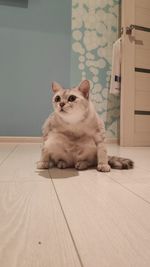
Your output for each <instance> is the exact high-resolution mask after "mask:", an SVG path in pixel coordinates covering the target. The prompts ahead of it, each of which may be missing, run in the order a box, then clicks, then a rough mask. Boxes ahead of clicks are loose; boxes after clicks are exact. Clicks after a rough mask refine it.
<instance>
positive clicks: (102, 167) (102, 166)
mask: <svg viewBox="0 0 150 267" xmlns="http://www.w3.org/2000/svg"><path fill="white" fill-rule="evenodd" d="M110 169H111V168H110V166H109V164H102V163H99V164H98V165H97V170H98V171H99V172H110Z"/></svg>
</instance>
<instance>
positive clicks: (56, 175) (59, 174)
mask: <svg viewBox="0 0 150 267" xmlns="http://www.w3.org/2000/svg"><path fill="white" fill-rule="evenodd" d="M36 173H37V174H38V175H39V176H41V177H44V178H46V179H51V178H52V179H64V178H71V177H76V176H79V173H78V171H77V170H76V169H73V168H72V169H69V168H68V169H58V168H52V169H49V170H37V171H36Z"/></svg>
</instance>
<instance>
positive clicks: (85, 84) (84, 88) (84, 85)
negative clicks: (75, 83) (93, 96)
mask: <svg viewBox="0 0 150 267" xmlns="http://www.w3.org/2000/svg"><path fill="white" fill-rule="evenodd" d="M78 88H79V91H80V92H81V93H82V94H83V96H84V97H85V98H86V99H88V98H89V91H90V83H89V81H88V80H84V81H82V82H81V83H80V85H79V87H78Z"/></svg>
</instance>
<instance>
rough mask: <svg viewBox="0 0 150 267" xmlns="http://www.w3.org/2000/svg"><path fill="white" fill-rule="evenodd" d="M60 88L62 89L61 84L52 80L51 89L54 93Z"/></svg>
mask: <svg viewBox="0 0 150 267" xmlns="http://www.w3.org/2000/svg"><path fill="white" fill-rule="evenodd" d="M61 89H62V87H61V85H60V84H59V83H57V82H52V91H53V92H54V93H56V92H58V91H59V90H61Z"/></svg>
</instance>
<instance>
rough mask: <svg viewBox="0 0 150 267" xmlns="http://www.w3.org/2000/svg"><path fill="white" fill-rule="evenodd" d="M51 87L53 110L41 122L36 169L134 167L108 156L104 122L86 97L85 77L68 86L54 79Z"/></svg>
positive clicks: (131, 164)
mask: <svg viewBox="0 0 150 267" xmlns="http://www.w3.org/2000/svg"><path fill="white" fill-rule="evenodd" d="M52 90H53V92H54V97H53V106H54V113H53V114H52V115H50V116H49V117H48V119H47V120H46V121H45V123H44V125H43V147H42V153H41V160H40V161H39V162H38V165H37V167H38V168H39V169H45V168H50V167H53V166H57V167H58V168H68V167H75V168H76V169H79V170H83V169H87V168H88V167H92V166H97V170H98V171H102V172H109V171H110V168H111V167H112V168H116V169H129V168H132V167H133V162H132V161H131V160H129V159H123V158H120V157H108V156H107V149H106V145H105V128H104V123H103V121H102V120H101V118H100V117H99V116H98V114H97V113H96V111H95V109H94V107H93V104H92V103H91V101H90V100H89V90H90V84H89V81H88V80H85V81H83V82H81V84H80V85H79V86H77V87H74V88H71V89H63V88H62V87H61V86H60V85H59V84H58V83H56V82H54V83H53V84H52Z"/></svg>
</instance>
